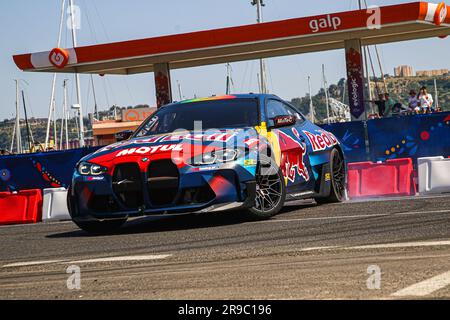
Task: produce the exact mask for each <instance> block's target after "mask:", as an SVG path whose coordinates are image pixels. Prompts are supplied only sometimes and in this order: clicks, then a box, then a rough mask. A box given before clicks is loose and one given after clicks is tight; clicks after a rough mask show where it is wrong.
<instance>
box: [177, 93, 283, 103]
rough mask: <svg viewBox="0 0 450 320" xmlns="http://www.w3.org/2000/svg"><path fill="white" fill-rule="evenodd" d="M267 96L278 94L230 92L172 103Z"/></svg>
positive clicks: (262, 97) (273, 96) (261, 97)
mask: <svg viewBox="0 0 450 320" xmlns="http://www.w3.org/2000/svg"><path fill="white" fill-rule="evenodd" d="M267 97H272V98H278V99H280V98H279V97H277V96H276V95H273V94H266V93H264V94H263V93H239V94H229V95H218V96H210V97H200V98H194V99H187V100H182V101H176V102H173V103H172V104H186V103H191V102H201V101H214V100H216V101H221V100H231V99H264V98H267Z"/></svg>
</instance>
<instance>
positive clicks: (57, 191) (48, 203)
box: [42, 188, 71, 222]
mask: <svg viewBox="0 0 450 320" xmlns="http://www.w3.org/2000/svg"><path fill="white" fill-rule="evenodd" d="M70 219H71V218H70V214H69V210H68V209H67V190H66V189H64V188H54V189H44V201H43V209H42V221H43V222H51V221H64V220H70Z"/></svg>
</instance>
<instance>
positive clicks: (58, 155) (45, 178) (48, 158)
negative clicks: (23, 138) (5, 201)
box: [0, 147, 99, 191]
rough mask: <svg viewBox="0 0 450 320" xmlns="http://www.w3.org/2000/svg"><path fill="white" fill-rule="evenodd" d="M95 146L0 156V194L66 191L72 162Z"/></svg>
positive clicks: (73, 166)
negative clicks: (47, 189)
mask: <svg viewBox="0 0 450 320" xmlns="http://www.w3.org/2000/svg"><path fill="white" fill-rule="evenodd" d="M98 148H99V147H94V148H81V149H73V150H67V151H54V152H46V153H31V154H21V155H13V156H2V157H0V191H18V190H28V189H46V188H60V187H64V188H67V187H68V186H69V185H70V182H71V180H72V174H73V170H74V168H75V165H76V163H77V162H78V161H79V160H80V159H81V158H82V157H84V156H85V155H87V154H89V153H92V152H94V151H96V150H97V149H98Z"/></svg>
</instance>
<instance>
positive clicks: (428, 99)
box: [418, 87, 434, 113]
mask: <svg viewBox="0 0 450 320" xmlns="http://www.w3.org/2000/svg"><path fill="white" fill-rule="evenodd" d="M418 99H419V103H420V107H421V109H422V112H423V113H431V112H432V110H433V102H434V101H433V97H432V96H431V94H429V93H428V91H427V88H426V87H422V88H420V93H419V97H418Z"/></svg>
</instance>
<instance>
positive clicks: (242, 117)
mask: <svg viewBox="0 0 450 320" xmlns="http://www.w3.org/2000/svg"><path fill="white" fill-rule="evenodd" d="M196 122H197V123H196ZM256 125H258V104H257V100H256V99H250V98H248V99H240V98H234V99H226V100H205V101H197V102H182V103H176V104H171V105H168V106H166V107H164V108H162V109H160V110H158V111H157V112H156V113H155V114H153V115H152V116H151V117H150V118H148V119H147V120H146V121H145V122H144V123H143V124H142V125H141V127H140V128H139V129H138V130H137V131H136V133H135V135H134V136H135V137H143V136H148V135H153V134H162V133H170V132H174V131H176V130H188V131H193V130H194V129H195V130H198V128H200V126H201V129H203V130H210V129H231V128H245V127H252V126H256ZM194 126H195V127H194Z"/></svg>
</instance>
